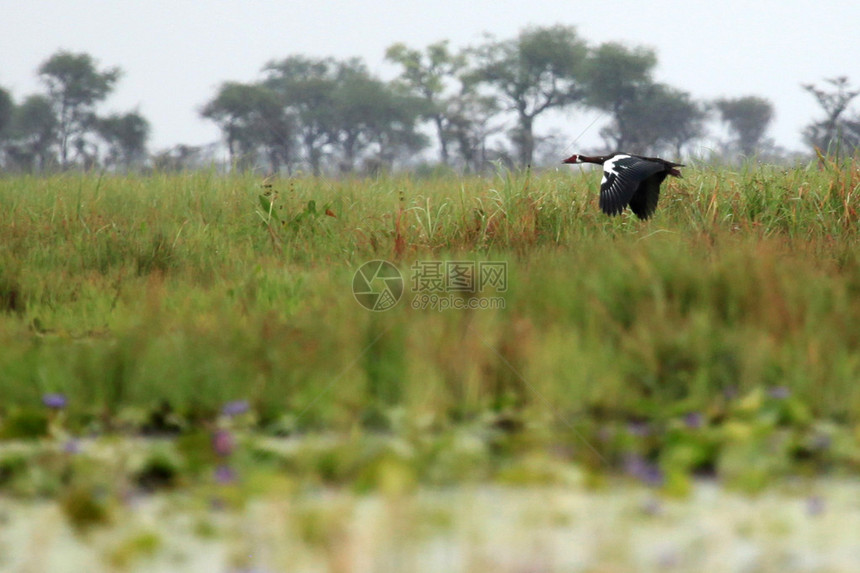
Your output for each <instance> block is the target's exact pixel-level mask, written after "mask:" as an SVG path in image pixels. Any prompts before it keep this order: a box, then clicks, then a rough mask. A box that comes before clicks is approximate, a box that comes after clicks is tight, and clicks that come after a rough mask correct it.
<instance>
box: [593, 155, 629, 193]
mask: <svg viewBox="0 0 860 573" xmlns="http://www.w3.org/2000/svg"><path fill="white" fill-rule="evenodd" d="M622 159H630V156H629V155H622V154H618V155H616V156H615V157H613V158H612V159H608V160H607V161H605V162H604V163H603V178H602V179H601V180H600V184H601V185H604V184H605V183H606V181H607V180H608V179H609V176H610V175H618V174H619V172H621V171H622V170H624V169H627V167H628V166H627V165H618V162H619V161H621V160H622Z"/></svg>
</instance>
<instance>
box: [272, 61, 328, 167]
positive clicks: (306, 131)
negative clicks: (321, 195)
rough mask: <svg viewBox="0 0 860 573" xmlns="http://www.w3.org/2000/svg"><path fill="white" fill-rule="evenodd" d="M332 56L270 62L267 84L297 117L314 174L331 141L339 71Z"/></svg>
mask: <svg viewBox="0 0 860 573" xmlns="http://www.w3.org/2000/svg"><path fill="white" fill-rule="evenodd" d="M336 67H337V64H336V62H335V61H334V60H333V59H332V58H322V59H320V58H308V57H305V56H300V55H294V56H289V57H287V58H284V59H283V60H280V61H273V62H270V63H268V64H267V65H266V66H265V68H264V70H263V71H264V73H265V74H266V79H265V80H264V81H263V85H264V86H265V87H267V88H269V89H271V90H273V91H274V92H275V93H276V94H277V95H278V98H279V102H280V105H281V106H282V108H283V109H284V110H285V111H287V112H288V113H289V114H291V115H293V116H294V117H295V119H296V130H297V137H298V139H299V141H300V142H301V145H302V146H303V147H304V153H305V158H306V159H307V161H308V163H309V164H310V167H311V171H312V172H313V173H314V175H319V174H320V173H321V170H322V160H323V157H324V155H325V152H326V146H327V145H329V144H330V143H331V133H332V127H331V126H332V121H333V119H334V118H333V110H334V100H333V97H334V93H335V83H336V79H335V73H336Z"/></svg>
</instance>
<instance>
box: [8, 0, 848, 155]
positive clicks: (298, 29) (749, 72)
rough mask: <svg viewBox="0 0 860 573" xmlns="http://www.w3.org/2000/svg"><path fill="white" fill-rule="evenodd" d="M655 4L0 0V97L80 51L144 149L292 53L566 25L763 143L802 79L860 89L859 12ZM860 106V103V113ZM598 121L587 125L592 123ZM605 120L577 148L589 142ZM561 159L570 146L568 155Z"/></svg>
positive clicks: (355, 51) (375, 60) (191, 126)
mask: <svg viewBox="0 0 860 573" xmlns="http://www.w3.org/2000/svg"><path fill="white" fill-rule="evenodd" d="M707 4H708V6H705V3H704V2H680V1H679V2H671V1H667V0H652V1H650V2H642V1H641V0H640V1H635V2H634V1H631V0H603V1H600V2H592V1H587V2H583V1H578V0H570V1H559V0H528V1H523V0H517V1H512V0H492V1H490V0H433V1H432V2H429V1H412V2H403V1H397V2H394V1H388V0H376V1H373V0H366V1H364V2H357V1H355V0H302V1H296V0H280V1H263V0H241V1H240V0H230V1H228V0H140V1H132V0H75V1H71V0H26V1H25V0H0V14H2V16H0V86H2V87H4V88H6V89H8V90H10V91H11V92H12V95H13V97H14V98H15V99H16V101H19V102H20V101H21V100H22V99H23V97H24V96H26V95H28V94H30V93H33V92H36V91H40V90H41V87H40V85H39V83H38V80H37V78H36V73H35V71H36V68H37V67H38V66H39V64H40V63H41V62H43V61H44V60H45V59H47V58H48V57H49V56H51V55H52V54H53V53H54V52H56V51H57V50H58V49H66V50H70V51H73V52H87V53H89V54H91V55H92V56H93V57H95V58H96V60H97V61H98V63H99V65H100V66H101V67H102V68H105V67H109V66H119V67H120V68H122V70H123V71H124V76H123V78H122V79H121V80H120V82H119V84H118V86H117V89H116V91H115V93H114V94H113V95H112V97H111V98H110V99H109V100H108V101H107V102H106V103H105V105H104V107H103V108H102V109H103V110H104V111H119V112H124V111H130V110H132V109H137V110H139V111H140V112H141V113H142V114H143V115H144V117H146V118H147V119H148V120H149V121H150V122H151V124H152V128H153V132H152V138H151V141H150V147H151V149H153V150H159V149H164V148H166V147H170V146H172V145H174V144H177V143H186V144H193V145H197V144H204V143H210V142H213V141H215V140H217V139H218V137H219V132H218V130H217V128H216V127H215V125H214V124H212V123H211V122H207V121H204V120H202V119H200V118H199V115H198V111H199V109H200V107H201V106H202V105H203V104H204V103H205V102H206V101H208V100H209V99H211V98H212V97H213V95H214V94H215V90H216V89H217V87H218V85H219V84H220V83H221V82H223V81H226V80H235V81H252V80H256V79H259V77H260V68H261V67H262V66H263V65H264V64H265V63H266V62H268V61H269V60H272V59H275V58H283V57H286V56H288V55H291V54H305V55H311V56H335V57H337V58H347V57H352V56H361V57H363V58H364V59H365V61H366V62H367V64H368V66H369V67H370V68H371V70H373V71H374V72H376V73H378V74H379V75H381V76H382V77H383V78H385V79H390V78H391V77H392V76H393V74H394V72H395V69H394V68H392V67H391V66H390V65H388V64H385V63H384V61H383V54H384V52H385V48H386V47H388V46H389V45H391V44H393V43H394V42H404V43H406V44H407V45H409V46H411V47H416V48H423V47H424V46H426V45H427V44H430V43H432V42H435V41H438V40H443V39H448V40H450V41H451V43H452V45H453V46H454V47H457V48H459V47H464V46H467V45H470V44H478V43H481V42H482V41H483V33H485V32H490V33H492V34H494V35H495V36H496V37H498V38H500V39H504V38H511V37H514V36H515V35H516V34H517V32H518V31H519V30H520V29H521V28H523V27H524V26H526V25H529V24H533V25H538V26H549V25H552V24H556V23H562V24H566V25H573V26H576V27H577V29H578V31H579V34H580V36H582V37H583V38H584V39H585V40H586V41H588V42H589V43H591V44H598V43H601V42H606V41H621V42H625V43H627V44H629V45H631V46H635V45H645V46H650V47H652V48H654V49H656V50H657V56H658V61H659V64H658V68H657V71H656V77H657V80H659V81H663V82H666V83H669V84H671V85H673V86H675V87H678V88H681V89H684V90H687V91H689V92H691V93H692V94H693V96H694V97H697V98H702V99H705V98H707V99H710V98H715V97H719V96H729V97H734V96H742V95H759V96H763V97H766V98H768V99H770V100H771V101H772V102H773V103H774V105H775V107H776V119H775V122H774V124H773V127H772V129H771V132H770V135H771V136H772V137H773V138H774V139H775V140H776V142H777V143H778V144H780V145H783V146H785V147H787V148H789V149H802V148H803V145H802V143H801V138H800V130H801V129H802V127H803V126H804V125H806V124H807V123H809V121H810V120H811V119H812V118H813V116H815V115H816V114H818V113H819V112H818V108H817V105H816V103H815V101H814V100H813V98H812V97H811V96H810V95H809V94H807V93H806V92H804V91H803V90H801V88H800V84H801V83H808V82H820V81H821V80H822V79H823V78H827V77H834V76H838V75H845V76H848V77H849V78H850V79H851V80H852V83H853V85H855V86H857V85H860V26H858V25H860V3H854V2H849V1H847V0H842V1H833V0H818V1H815V2H808V1H807V2H795V1H776V0H767V1H750V0H746V1H740V0H730V1H725V0H724V1H721V2H709V3H707ZM854 109H855V110H856V109H857V106H855V108H854ZM578 113H580V112H576V111H571V112H570V113H569V114H567V116H568V117H569V122H568V121H565V122H559V121H558V119H556V120H555V121H554V122H553V123H554V124H553V125H550V124H549V122H547V121H544V122H543V123H541V122H538V124H537V129H538V131H539V132H547V131H549V130H551V129H553V128H556V129H558V128H560V129H563V131H564V134H565V137H566V138H567V141H568V143H569V145H575V144H574V140H575V139H576V138H577V136H579V135H580V132H581V131H582V130H583V129H586V127H587V126H588V124H589V122H590V121H591V120H590V119H588V118H587V117H583V116H582V115H581V113H580V115H577V114H578ZM591 117H594V116H591ZM599 125H600V124H599V123H598V124H597V125H594V126H592V127H590V128H588V129H587V131H586V133H585V134H584V136H583V137H582V138H581V139H580V141H579V142H578V145H580V146H583V145H587V144H589V143H590V144H597V142H599V138H598V136H597V132H598V131H599ZM567 151H569V150H567Z"/></svg>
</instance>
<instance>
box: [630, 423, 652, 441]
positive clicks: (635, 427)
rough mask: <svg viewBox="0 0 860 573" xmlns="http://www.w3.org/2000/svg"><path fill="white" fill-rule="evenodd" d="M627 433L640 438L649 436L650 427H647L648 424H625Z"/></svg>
mask: <svg viewBox="0 0 860 573" xmlns="http://www.w3.org/2000/svg"><path fill="white" fill-rule="evenodd" d="M627 431H628V432H630V433H631V434H633V435H634V436H639V437H640V438H645V437H647V436H650V435H651V427H650V426H648V422H630V423H629V424H627Z"/></svg>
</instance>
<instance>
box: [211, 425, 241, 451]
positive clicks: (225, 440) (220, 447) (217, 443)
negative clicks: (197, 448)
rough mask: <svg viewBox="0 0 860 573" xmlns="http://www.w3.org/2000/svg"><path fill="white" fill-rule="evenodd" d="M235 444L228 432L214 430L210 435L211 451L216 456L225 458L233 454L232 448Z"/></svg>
mask: <svg viewBox="0 0 860 573" xmlns="http://www.w3.org/2000/svg"><path fill="white" fill-rule="evenodd" d="M235 445H236V442H235V440H233V434H231V433H230V432H229V431H228V430H215V433H214V434H213V435H212V449H213V450H215V454H216V455H218V456H221V457H222V458H223V457H227V456H229V455H230V454H232V453H233V448H234V447H235Z"/></svg>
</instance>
